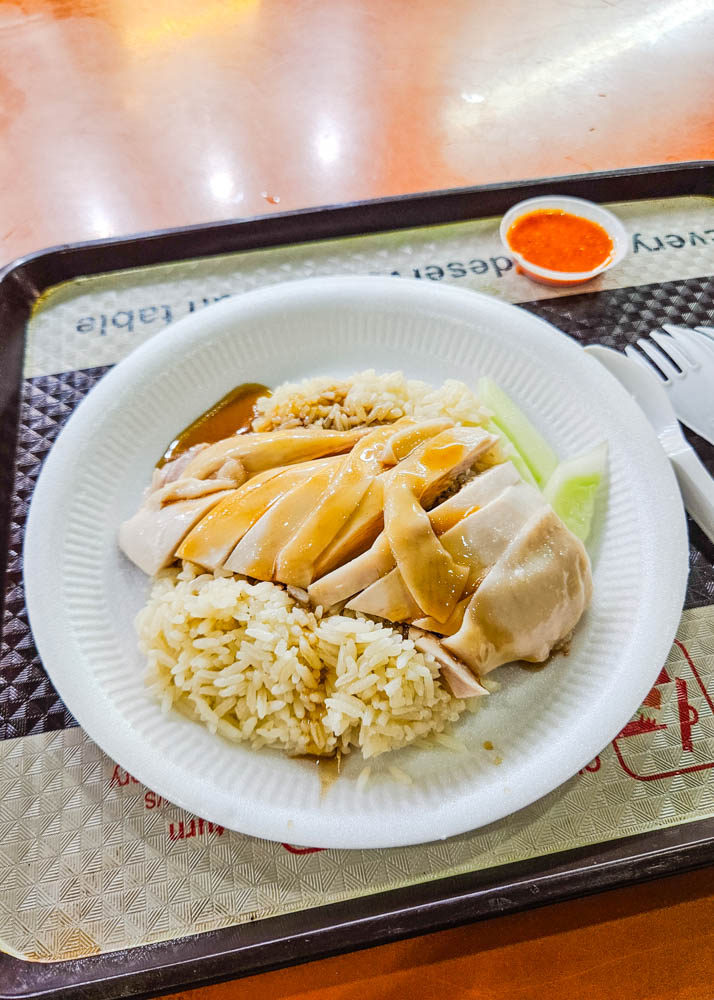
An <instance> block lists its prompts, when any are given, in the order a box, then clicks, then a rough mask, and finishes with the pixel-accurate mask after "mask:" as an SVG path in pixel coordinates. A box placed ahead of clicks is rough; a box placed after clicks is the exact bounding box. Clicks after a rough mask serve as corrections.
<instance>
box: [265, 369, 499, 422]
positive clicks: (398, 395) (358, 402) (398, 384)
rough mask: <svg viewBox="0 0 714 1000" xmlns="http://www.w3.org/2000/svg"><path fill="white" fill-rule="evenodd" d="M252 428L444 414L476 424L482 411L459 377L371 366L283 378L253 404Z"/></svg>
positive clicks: (484, 415) (481, 419)
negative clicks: (436, 381)
mask: <svg viewBox="0 0 714 1000" xmlns="http://www.w3.org/2000/svg"><path fill="white" fill-rule="evenodd" d="M255 409H256V414H257V415H256V417H255V419H254V420H253V425H252V426H253V430H254V431H272V430H276V429H277V428H281V427H304V426H308V425H311V426H315V427H325V428H331V429H334V430H348V429H349V428H350V427H357V426H360V425H363V424H384V423H390V422H391V421H393V420H398V419H399V418H400V417H415V418H417V419H419V420H428V419H430V418H432V417H449V418H450V419H451V420H454V421H455V422H456V423H460V424H469V425H474V424H482V423H484V422H485V421H486V420H487V419H488V413H487V412H486V411H485V410H484V408H483V407H482V406H481V404H480V403H479V401H478V399H477V398H476V396H475V395H474V394H473V392H472V391H471V390H470V389H469V387H468V386H467V385H465V384H464V383H463V382H457V381H456V380H455V379H448V380H447V381H446V382H444V384H443V385H442V386H440V387H439V388H438V389H434V387H433V386H431V385H427V383H426V382H419V381H418V380H416V379H406V378H405V377H404V375H403V374H402V372H391V373H390V374H388V375H377V374H376V372H374V371H373V370H369V371H364V372H360V373H359V374H357V375H353V376H351V377H350V378H348V379H335V378H332V377H329V376H320V377H318V378H311V379H306V380H305V381H304V382H296V383H290V382H286V383H284V384H283V385H281V386H279V387H278V388H277V389H276V390H275V392H274V393H273V394H272V395H271V396H264V397H262V399H259V400H258V401H257V403H256V406H255Z"/></svg>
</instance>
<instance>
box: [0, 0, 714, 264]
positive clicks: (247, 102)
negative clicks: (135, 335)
mask: <svg viewBox="0 0 714 1000" xmlns="http://www.w3.org/2000/svg"><path fill="white" fill-rule="evenodd" d="M713 44H714V15H713V13H712V3H711V0H539V2H538V3H531V2H528V0H498V2H497V0H448V2H441V3H433V2H427V0H15V2H11V0H3V2H0V135H1V138H2V141H1V142H0V260H1V261H3V262H6V261H7V260H10V259H12V258H13V257H15V256H17V255H19V254H23V253H26V252H28V251H31V250H36V249H39V248H41V247H44V246H48V245H50V244H57V243H62V242H67V241H73V240H81V239H93V238H99V237H105V236H114V235H117V234H122V233H128V232H136V231H140V230H147V229H156V228H161V227H167V226H177V225H184V224H186V223H195V222H206V221H210V220H216V219H225V218H231V217H236V216H247V215H255V214H257V213H264V212H270V211H276V210H277V211H281V210H283V209H292V208H301V207H304V206H307V205H318V204H326V203H334V202H344V201H351V200H354V199H361V198H373V197H379V196H382V195H390V194H398V193H402V192H408V191H418V190H427V189H434V188H445V187H453V186H459V185H471V184H479V183H487V182H489V181H498V180H517V179H523V178H528V177H543V176H551V175H557V174H569V173H580V172H585V171H589V170H598V169H605V168H610V167H625V166H633V165H637V164H647V163H658V162H668V161H676V160H693V159H702V158H708V157H710V156H712V155H714V154H713V149H714V141H713V135H714V125H713V124H712V120H713V118H714V112H713V109H712V93H714V86H713V83H714V64H713V63H712V59H711V52H712V45H713Z"/></svg>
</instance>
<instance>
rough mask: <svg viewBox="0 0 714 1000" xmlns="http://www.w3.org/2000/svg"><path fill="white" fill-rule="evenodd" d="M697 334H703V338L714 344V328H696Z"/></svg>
mask: <svg viewBox="0 0 714 1000" xmlns="http://www.w3.org/2000/svg"><path fill="white" fill-rule="evenodd" d="M694 331H695V333H701V334H702V336H704V337H706V338H707V341H713V342H714V326H695V327H694Z"/></svg>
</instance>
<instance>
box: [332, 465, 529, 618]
mask: <svg viewBox="0 0 714 1000" xmlns="http://www.w3.org/2000/svg"><path fill="white" fill-rule="evenodd" d="M543 508H547V505H546V503H545V500H544V499H543V497H542V496H541V494H540V493H539V492H538V490H536V489H534V488H533V487H532V486H529V485H528V484H527V483H524V482H523V481H522V480H519V481H518V482H517V483H516V484H515V485H514V486H508V487H506V489H505V490H503V492H502V493H499V494H498V496H496V497H495V499H493V500H491V501H490V503H487V504H486V506H485V507H481V508H480V509H479V510H477V511H475V512H474V513H473V514H469V515H468V517H465V518H464V519H463V520H462V521H459V523H458V524H457V525H455V526H454V527H453V528H450V529H449V530H448V531H446V532H444V534H443V535H442V536H441V543H442V545H443V546H444V548H445V549H446V551H447V552H448V553H449V554H450V555H451V556H452V557H453V558H454V559H455V561H456V562H457V563H460V564H463V565H467V566H468V567H469V575H468V580H467V581H466V584H465V586H464V591H465V593H466V594H470V593H473V590H474V589H475V588H476V586H477V584H478V583H479V581H480V580H481V579H482V578H483V577H484V575H485V574H486V572H487V571H488V570H489V568H490V567H491V566H493V564H494V563H495V562H496V560H497V559H498V558H499V556H500V555H501V554H502V553H503V552H504V551H505V549H506V548H507V546H508V544H509V542H510V541H511V540H512V539H513V538H514V536H515V535H516V534H517V532H518V531H519V530H520V528H521V527H522V526H523V525H524V524H525V523H526V521H527V520H528V518H529V517H531V516H532V514H533V513H534V512H536V511H538V510H541V509H543ZM409 593H410V592H409V589H408V588H407V587H406V585H405V583H404V580H403V579H402V576H401V573H400V572H399V570H398V569H393V570H392V571H391V572H389V573H387V574H386V576H383V577H381V578H380V579H379V580H377V581H376V582H375V583H373V584H372V585H371V586H369V587H367V589H366V590H364V591H363V592H362V593H361V594H358V595H357V596H356V597H354V598H353V599H352V600H351V601H350V602H349V603H348V604H347V607H348V608H349V609H350V610H351V611H361V612H363V613H364V614H369V615H376V616H377V617H379V618H386V619H387V620H388V621H394V622H398V621H406V620H413V619H416V621H415V622H414V623H415V624H418V625H419V626H420V627H427V625H432V624H433V622H432V619H433V618H434V617H435V616H430V617H429V616H427V619H428V620H427V619H425V618H424V616H422V614H421V612H420V611H416V612H415V611H414V608H415V607H416V606H417V605H416V602H415V601H414V600H413V599H411V600H407V599H406V596H405V595H406V594H409ZM462 607H463V605H462ZM457 608H458V605H457ZM457 613H458V612H457V610H456V609H454V614H457ZM447 621H448V623H449V624H448V628H449V629H450V630H455V631H458V627H460V626H457V622H456V621H454V619H453V616H452V617H451V618H449V619H447ZM436 624H437V625H438V624H439V622H438V620H437V621H436ZM446 625H447V623H446V622H445V623H444V626H445V627H446ZM455 626H456V628H455ZM434 631H441V629H440V628H439V629H436V628H435V629H434Z"/></svg>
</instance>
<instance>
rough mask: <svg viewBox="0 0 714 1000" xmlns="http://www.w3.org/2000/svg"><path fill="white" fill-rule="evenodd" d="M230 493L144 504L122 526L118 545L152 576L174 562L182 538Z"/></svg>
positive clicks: (224, 491) (224, 492)
mask: <svg viewBox="0 0 714 1000" xmlns="http://www.w3.org/2000/svg"><path fill="white" fill-rule="evenodd" d="M227 495H229V494H228V492H227V491H226V490H223V491H222V492H219V493H209V494H207V495H206V496H202V497H197V498H196V499H193V500H177V501H176V502H175V503H170V504H167V505H166V506H164V507H153V506H149V505H148V504H144V505H143V506H141V507H140V508H139V510H138V511H137V512H136V514H134V516H133V517H130V518H129V520H128V521H124V523H123V524H122V525H121V526H120V528H119V547H120V548H121V550H122V552H124V553H125V555H127V556H128V557H129V559H131V561H132V562H133V563H136V565H137V566H138V567H139V569H142V570H143V571H144V572H145V573H148V574H149V576H153V575H154V574H155V573H158V572H159V570H160V569H163V568H164V566H168V565H169V564H170V563H172V562H173V561H174V559H175V552H176V547H177V546H178V545H179V544H180V542H181V540H182V538H183V537H184V536H185V535H186V534H187V532H189V531H190V530H191V528H192V527H193V526H194V524H196V523H197V522H198V521H199V520H200V519H201V518H202V517H203V516H204V514H207V513H208V511H209V510H210V509H211V508H212V507H215V506H216V504H217V503H219V502H220V501H221V500H222V499H223V497H225V496H227Z"/></svg>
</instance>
